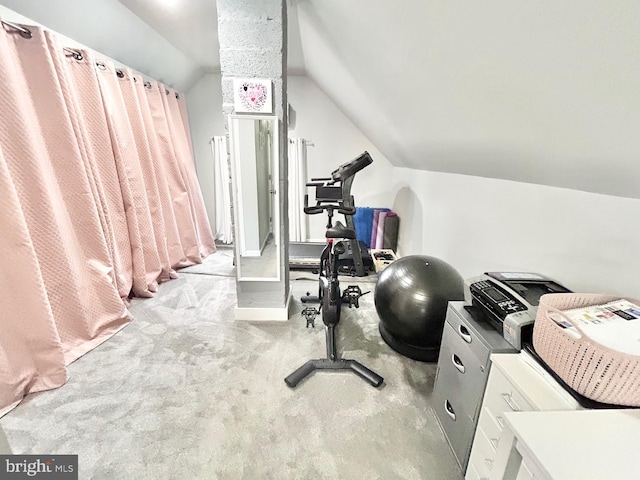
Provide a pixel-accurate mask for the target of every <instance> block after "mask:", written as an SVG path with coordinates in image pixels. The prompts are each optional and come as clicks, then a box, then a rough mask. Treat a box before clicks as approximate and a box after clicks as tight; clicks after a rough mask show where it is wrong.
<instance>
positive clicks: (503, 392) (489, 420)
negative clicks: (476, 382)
mask: <svg viewBox="0 0 640 480" xmlns="http://www.w3.org/2000/svg"><path fill="white" fill-rule="evenodd" d="M491 362H492V363H491V364H492V367H491V371H490V373H489V380H488V382H487V387H486V390H485V392H484V398H483V401H482V408H481V411H480V418H479V420H478V428H477V429H476V432H475V436H474V439H473V444H472V448H471V456H470V457H469V467H468V469H467V475H466V477H465V479H466V480H472V479H473V480H496V479H502V478H503V477H504V476H505V471H507V470H508V469H509V468H512V466H510V465H509V458H510V453H511V448H512V446H513V434H512V433H511V431H510V430H509V429H508V428H505V418H504V414H505V413H508V412H518V411H535V410H576V409H580V408H581V407H580V405H579V404H578V402H577V401H576V400H575V399H574V398H573V397H572V396H571V395H569V393H567V392H566V391H565V390H564V389H563V388H562V387H561V386H560V385H559V384H558V383H557V382H556V381H555V380H554V379H553V378H551V376H550V375H549V374H548V373H547V372H545V371H544V370H543V369H542V367H540V366H539V365H537V364H536V363H535V361H534V360H533V359H532V358H531V357H530V356H529V355H528V354H527V353H526V352H521V353H519V354H494V355H491ZM513 467H514V468H515V467H519V465H518V466H513ZM519 474H520V475H522V478H527V477H526V472H524V471H522V472H519ZM514 477H515V475H514Z"/></svg>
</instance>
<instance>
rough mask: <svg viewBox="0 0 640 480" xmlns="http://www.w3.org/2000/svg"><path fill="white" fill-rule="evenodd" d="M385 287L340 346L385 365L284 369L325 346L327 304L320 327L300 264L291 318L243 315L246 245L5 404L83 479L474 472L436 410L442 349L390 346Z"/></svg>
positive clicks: (31, 449)
mask: <svg viewBox="0 0 640 480" xmlns="http://www.w3.org/2000/svg"><path fill="white" fill-rule="evenodd" d="M341 281H342V283H343V286H345V285H348V284H351V283H355V282H358V284H359V285H360V286H361V288H362V290H363V291H367V290H371V293H370V294H367V295H365V296H363V297H362V298H361V299H360V305H361V306H360V308H359V309H355V308H352V309H349V308H343V315H342V320H341V323H340V325H339V327H338V349H339V351H340V352H341V353H342V356H343V357H345V358H352V359H355V360H358V361H360V362H362V363H363V364H365V365H366V366H368V367H369V368H371V369H372V370H374V371H376V372H377V373H379V374H380V375H382V376H383V377H384V378H385V383H384V384H383V386H382V387H381V388H378V389H376V388H373V387H371V386H370V385H369V384H367V383H366V382H364V381H363V380H362V379H360V378H359V377H357V376H356V375H354V374H353V373H350V372H316V373H314V374H312V375H311V376H310V377H309V378H307V379H306V380H304V381H303V382H301V383H300V384H299V385H298V387H297V388H295V389H290V388H288V387H287V386H286V384H285V383H284V377H285V376H287V375H288V374H289V373H291V372H292V371H293V370H295V369H296V368H297V367H298V366H300V365H301V364H302V363H304V362H305V361H307V360H308V359H310V358H322V357H323V356H324V355H325V334H324V328H323V325H322V321H321V319H320V318H318V319H317V321H316V327H315V328H305V320H304V318H303V317H302V315H301V314H300V312H301V311H302V308H303V305H302V303H301V302H300V300H299V298H300V295H302V294H304V293H305V291H307V290H312V291H313V289H315V288H316V285H317V281H316V280H315V279H313V277H312V275H311V274H304V273H299V272H293V273H292V279H291V289H292V292H293V299H294V303H293V308H292V311H293V312H294V313H293V315H292V316H291V318H290V319H289V321H288V322H283V323H280V324H275V323H274V324H259V323H247V322H236V321H234V308H235V304H236V290H235V279H234V267H233V264H232V256H231V250H228V249H220V250H219V251H218V252H217V253H215V254H213V255H211V256H210V257H209V258H207V259H206V260H205V262H204V263H203V264H202V265H198V266H194V267H189V268H186V269H183V270H182V271H181V272H180V276H179V278H178V279H175V280H172V281H170V282H167V283H164V284H162V285H161V286H160V288H159V291H158V293H157V294H156V296H155V297H154V298H151V299H144V300H135V301H134V302H133V304H132V306H131V312H132V315H133V318H134V320H133V322H132V323H131V324H130V325H129V326H127V327H126V328H125V329H123V330H122V331H121V332H119V333H118V334H116V335H115V336H114V337H113V338H111V339H110V340H109V341H107V342H105V343H104V344H102V345H101V346H99V347H98V348H96V349H94V350H93V351H91V352H89V353H88V354H86V355H85V356H84V357H82V358H80V359H79V360H78V361H76V362H74V363H73V364H71V365H70V366H69V373H70V380H69V382H68V383H67V384H66V385H64V386H63V387H61V388H59V389H56V390H52V391H48V392H42V393H38V394H34V395H30V396H28V397H27V398H26V399H25V400H24V401H23V402H22V404H20V405H19V406H18V407H17V408H16V409H14V410H13V411H12V412H10V413H9V414H7V415H6V416H4V417H3V418H2V419H0V425H1V426H2V427H3V429H4V430H5V432H6V435H7V438H8V440H9V443H10V446H11V448H12V450H13V453H15V454H78V455H79V478H80V479H96V480H97V479H100V480H102V479H105V480H111V479H127V480H133V479H136V480H142V479H158V478H162V479H181V480H182V479H186V480H197V479H229V480H238V479H247V480H260V479H277V480H288V479H309V480H315V479H367V480H374V479H380V480H395V479H403V480H404V479H407V480H424V479H433V480H461V479H462V478H463V476H462V473H461V472H460V468H459V467H458V465H457V463H456V461H455V459H454V457H453V454H452V452H451V450H450V448H449V446H448V444H447V443H446V440H445V438H444V435H443V433H442V431H441V430H440V428H439V426H438V423H437V421H436V417H435V415H434V413H433V411H432V409H431V404H430V400H431V392H432V389H433V381H434V377H435V373H436V365H435V364H427V363H420V362H416V361H413V360H410V359H408V358H405V357H403V356H401V355H399V354H397V353H396V352H394V351H393V350H391V349H390V348H389V347H388V346H387V345H386V344H385V343H384V342H383V341H382V339H381V338H380V334H379V333H378V328H377V324H378V317H377V314H376V311H375V307H374V303H373V289H374V287H375V275H374V276H372V278H368V279H357V280H355V279H351V278H346V279H344V280H341Z"/></svg>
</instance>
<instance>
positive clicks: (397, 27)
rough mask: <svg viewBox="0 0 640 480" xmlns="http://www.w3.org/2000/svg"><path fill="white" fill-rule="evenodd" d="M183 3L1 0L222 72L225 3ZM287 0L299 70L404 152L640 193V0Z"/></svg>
mask: <svg viewBox="0 0 640 480" xmlns="http://www.w3.org/2000/svg"><path fill="white" fill-rule="evenodd" d="M169 1H170V0H156V2H151V1H150V0H92V1H91V2H79V1H77V0H48V1H47V2H42V1H41V0H0V2H2V3H4V4H6V5H7V6H9V7H10V8H13V9H14V10H16V11H18V12H21V13H23V14H24V15H27V16H29V17H30V18H34V19H35V20H36V21H39V22H42V23H43V24H45V25H47V26H49V27H50V28H52V29H54V30H57V31H59V32H61V33H64V34H66V35H68V36H70V37H71V38H75V39H77V40H79V41H81V42H84V43H85V44H86V45H88V46H91V47H92V48H95V49H96V50H98V51H102V52H104V53H106V54H109V55H111V56H113V58H118V59H121V61H122V62H123V63H125V64H128V65H130V66H132V67H134V68H136V69H138V70H140V71H141V72H142V73H146V74H149V75H150V76H153V77H154V78H157V79H159V80H161V81H164V82H165V83H167V84H171V85H175V86H176V87H177V88H179V89H182V90H183V91H187V90H188V89H189V88H190V86H191V85H193V84H194V83H195V81H196V80H197V78H198V77H199V76H201V75H202V74H203V73H204V72H206V71H209V72H218V71H219V68H220V67H219V56H218V48H219V47H218V38H217V14H216V5H215V0H172V1H173V2H175V3H176V6H175V7H174V8H170V7H168V6H166V5H165V6H163V3H161V2H164V3H165V4H166V3H167V2H169ZM287 4H288V17H289V22H288V34H289V52H288V65H289V73H290V74H291V73H293V74H306V75H308V77H309V78H310V79H312V80H313V81H314V82H315V83H316V84H317V85H318V86H319V87H320V88H321V89H322V90H323V91H324V92H325V93H326V94H327V96H328V97H329V98H330V99H331V100H332V101H333V102H334V103H335V104H336V105H337V106H338V107H339V108H340V109H341V110H342V111H343V112H344V113H345V114H346V115H347V116H348V117H349V118H350V119H351V120H352V121H353V122H354V123H355V124H356V125H357V126H358V127H359V128H360V130H361V131H362V132H363V133H364V134H365V135H366V136H367V137H368V138H369V139H370V140H371V141H372V143H374V144H375V145H376V147H377V148H378V149H379V150H380V151H381V152H382V153H383V154H384V155H385V156H386V158H387V159H389V160H390V161H391V162H392V163H394V164H395V165H398V166H406V167H410V168H416V169H423V170H433V171H442V172H451V173H460V174H468V175H477V176H482V177H490V178H501V179H507V180H514V181H520V182H529V183H537V184H542V185H552V186H558V187H565V188H571V189H577V190H584V191H588V192H595V193H603V194H608V195H614V196H623V197H632V198H640V188H639V185H640V134H639V132H640V28H638V18H640V2H637V0H617V1H616V2H584V0H563V1H562V2H558V1H557V0H539V1H536V2H524V1H520V2H515V1H513V0H485V1H483V2H455V1H453V2H452V1H446V0H403V1H402V2H391V1H389V0H287ZM125 7H126V8H125ZM132 12H133V13H132ZM141 45H142V46H141ZM294 108H295V105H294Z"/></svg>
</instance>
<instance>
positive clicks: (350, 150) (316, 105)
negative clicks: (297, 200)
mask: <svg viewBox="0 0 640 480" xmlns="http://www.w3.org/2000/svg"><path fill="white" fill-rule="evenodd" d="M287 82H288V85H287V93H288V96H289V98H288V100H289V104H290V105H291V107H292V108H293V110H294V111H295V124H294V125H291V126H290V128H289V137H290V138H294V137H298V138H304V139H307V140H309V141H311V142H312V143H313V144H314V146H312V147H309V148H308V149H307V160H308V170H307V172H308V176H309V178H311V177H327V176H328V175H329V174H330V173H331V171H332V170H334V169H335V168H336V167H338V166H339V165H341V164H343V163H345V162H348V161H350V160H352V159H354V158H355V157H357V156H358V155H360V154H361V153H362V152H363V151H365V150H367V151H368V152H369V153H370V154H371V156H372V157H373V164H371V165H370V166H368V167H367V168H365V169H364V170H362V171H361V172H359V173H358V174H357V175H356V178H355V181H354V182H353V186H352V189H351V193H352V194H353V195H354V197H355V202H356V206H359V207H389V208H390V207H391V202H392V200H393V196H392V194H393V192H392V188H391V183H390V182H389V179H390V178H391V174H392V170H393V167H392V165H391V163H390V162H389V160H387V158H386V157H385V156H384V155H382V153H380V151H379V150H378V149H377V148H376V147H375V146H374V142H372V141H371V140H370V139H368V138H367V137H365V136H364V134H363V133H362V132H361V131H360V129H359V128H358V127H357V126H356V125H354V124H353V122H351V120H349V119H348V118H347V117H346V116H345V115H344V114H343V113H342V112H341V111H340V110H339V109H338V107H337V106H336V105H335V104H334V103H333V102H332V101H331V100H330V99H329V97H327V96H326V95H325V94H324V93H323V92H322V91H321V90H320V89H319V88H318V86H317V85H316V84H315V83H314V82H313V80H311V79H309V78H308V77H306V76H289V77H288V80H287ZM313 193H314V192H313V190H309V197H310V201H312V200H313ZM342 221H344V220H342ZM325 225H326V217H325V216H323V215H314V216H312V218H310V222H309V228H310V229H309V237H310V239H311V240H314V241H324V232H325Z"/></svg>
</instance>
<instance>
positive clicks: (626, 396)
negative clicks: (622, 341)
mask: <svg viewBox="0 0 640 480" xmlns="http://www.w3.org/2000/svg"><path fill="white" fill-rule="evenodd" d="M618 299H620V297H613V296H608V295H598V294H591V293H554V294H548V295H543V296H542V297H540V304H539V306H538V313H537V315H536V321H535V323H534V327H533V347H534V348H535V350H536V353H537V354H538V355H539V356H540V358H542V359H543V360H544V361H545V363H546V364H547V365H548V366H549V367H551V369H552V370H553V371H554V372H556V374H557V375H558V376H559V377H560V378H561V379H562V380H563V381H564V382H565V383H566V384H567V385H569V386H570V387H571V388H573V389H574V390H575V391H576V392H578V393H580V394H581V395H584V396H585V397H587V398H590V399H592V400H595V401H598V402H602V403H609V404H613V405H624V406H631V407H640V355H630V354H627V353H623V352H618V351H615V350H612V349H610V348H607V347H604V346H603V345H600V344H599V343H597V342H595V341H593V340H592V339H591V338H589V337H588V336H587V335H586V334H584V332H583V331H582V330H581V329H580V327H579V326H578V325H575V324H574V323H572V322H571V321H570V320H569V318H568V317H567V316H566V315H564V314H563V313H562V312H563V311H565V310H571V309H574V308H582V307H587V306H591V305H601V304H604V303H607V302H612V301H614V300H618ZM627 300H629V301H630V302H633V303H636V304H638V305H640V302H639V301H638V300H634V299H631V298H627ZM551 313H554V314H556V315H560V316H562V318H563V320H566V321H567V322H569V323H572V325H574V327H575V330H576V331H577V332H578V334H579V338H574V337H572V336H571V335H570V334H568V333H567V332H566V329H564V328H562V327H560V326H559V325H558V324H557V323H556V322H555V321H553V320H552V319H551V318H549V314H551Z"/></svg>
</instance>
